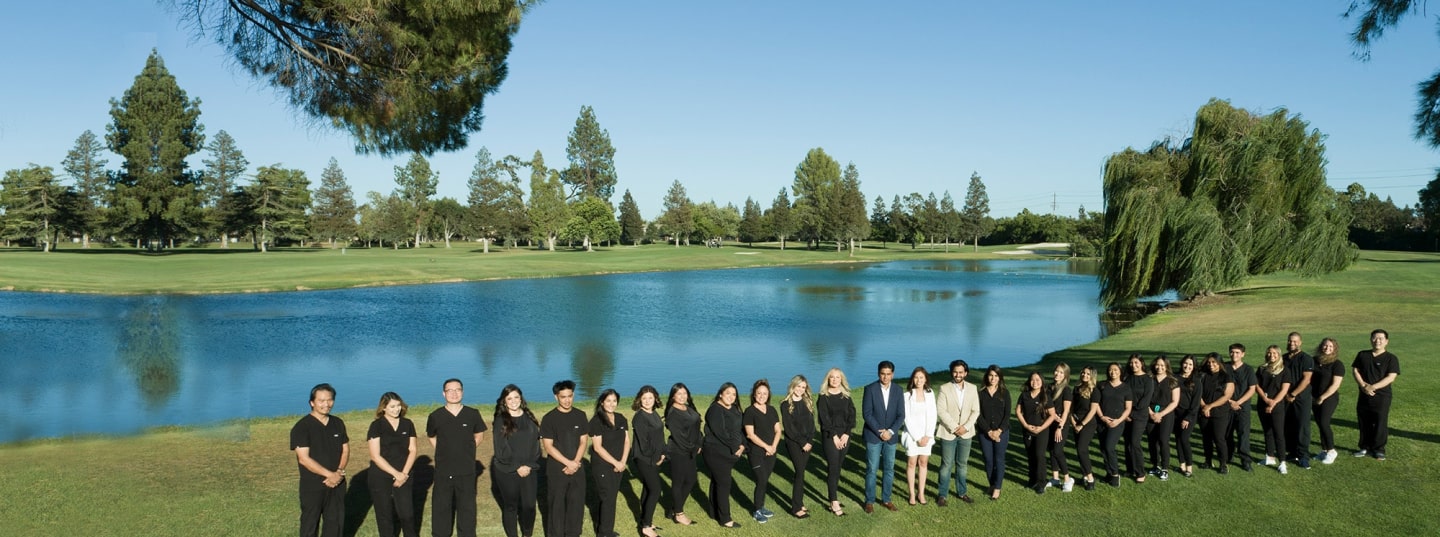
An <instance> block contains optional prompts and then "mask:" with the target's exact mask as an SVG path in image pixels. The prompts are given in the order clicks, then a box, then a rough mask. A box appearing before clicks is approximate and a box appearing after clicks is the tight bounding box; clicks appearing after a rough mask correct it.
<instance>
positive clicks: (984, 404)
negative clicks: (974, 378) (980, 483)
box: [975, 364, 1011, 500]
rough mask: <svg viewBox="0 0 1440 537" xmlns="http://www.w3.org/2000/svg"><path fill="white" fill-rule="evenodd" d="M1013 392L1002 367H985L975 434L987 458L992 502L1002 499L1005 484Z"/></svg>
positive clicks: (986, 470)
mask: <svg viewBox="0 0 1440 537" xmlns="http://www.w3.org/2000/svg"><path fill="white" fill-rule="evenodd" d="M1010 408H1011V407H1010V391H1009V390H1007V389H1005V376H1004V375H1002V374H1000V366H998V365H995V364H990V367H987V368H985V380H984V381H982V384H981V386H980V417H979V418H978V419H976V420H975V432H976V433H977V436H979V437H980V454H981V455H982V456H984V458H985V477H986V478H987V479H989V480H990V499H991V500H998V499H1000V485H1002V484H1004V482H1005V450H1007V449H1009V447H1010Z"/></svg>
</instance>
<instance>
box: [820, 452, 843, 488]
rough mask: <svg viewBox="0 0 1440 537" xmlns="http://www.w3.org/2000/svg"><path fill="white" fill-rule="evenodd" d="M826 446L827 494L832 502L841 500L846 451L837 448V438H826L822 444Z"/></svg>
mask: <svg viewBox="0 0 1440 537" xmlns="http://www.w3.org/2000/svg"><path fill="white" fill-rule="evenodd" d="M820 443H821V444H823V445H824V446H825V465H826V470H827V471H826V474H825V493H826V495H827V496H826V497H827V498H829V499H830V501H832V502H834V501H839V500H840V472H841V467H840V465H841V464H842V463H844V462H845V451H843V450H841V449H840V448H837V447H835V437H833V436H830V437H826V438H825V439H824V440H822V441H821V442H820Z"/></svg>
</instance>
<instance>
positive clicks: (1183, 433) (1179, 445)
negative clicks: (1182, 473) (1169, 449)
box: [1175, 420, 1200, 466]
mask: <svg viewBox="0 0 1440 537" xmlns="http://www.w3.org/2000/svg"><path fill="white" fill-rule="evenodd" d="M1182 422H1183V420H1179V421H1177V422H1176V423H1175V458H1176V459H1179V461H1180V464H1183V465H1185V466H1191V465H1193V464H1195V448H1194V447H1193V446H1192V445H1191V444H1190V435H1191V433H1194V432H1195V429H1197V428H1199V427H1200V424H1199V423H1197V422H1193V421H1192V422H1190V426H1189V427H1183V425H1184V423H1182Z"/></svg>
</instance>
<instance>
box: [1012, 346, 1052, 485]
mask: <svg viewBox="0 0 1440 537" xmlns="http://www.w3.org/2000/svg"><path fill="white" fill-rule="evenodd" d="M1015 417H1017V418H1019V419H1020V427H1021V428H1022V429H1024V430H1025V434H1024V438H1025V462H1026V463H1027V464H1028V467H1029V470H1030V471H1029V473H1028V474H1027V475H1029V481H1027V482H1026V483H1025V486H1026V487H1027V488H1029V489H1031V490H1034V491H1035V493H1036V494H1044V493H1045V486H1046V480H1045V459H1046V457H1047V456H1048V454H1049V453H1050V444H1049V440H1050V425H1051V423H1053V422H1054V421H1055V417H1054V416H1052V415H1051V414H1050V394H1049V392H1048V391H1047V390H1046V389H1045V378H1044V377H1042V376H1040V372H1039V371H1031V372H1030V377H1029V379H1028V380H1026V381H1025V389H1024V390H1021V392H1020V402H1019V403H1017V404H1016V405H1015Z"/></svg>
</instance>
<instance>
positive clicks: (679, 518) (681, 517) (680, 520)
mask: <svg viewBox="0 0 1440 537" xmlns="http://www.w3.org/2000/svg"><path fill="white" fill-rule="evenodd" d="M670 519H671V520H674V521H675V523H676V524H679V525H681V526H689V525H692V524H695V521H694V520H690V517H688V516H685V513H675V516H673V517H670Z"/></svg>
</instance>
